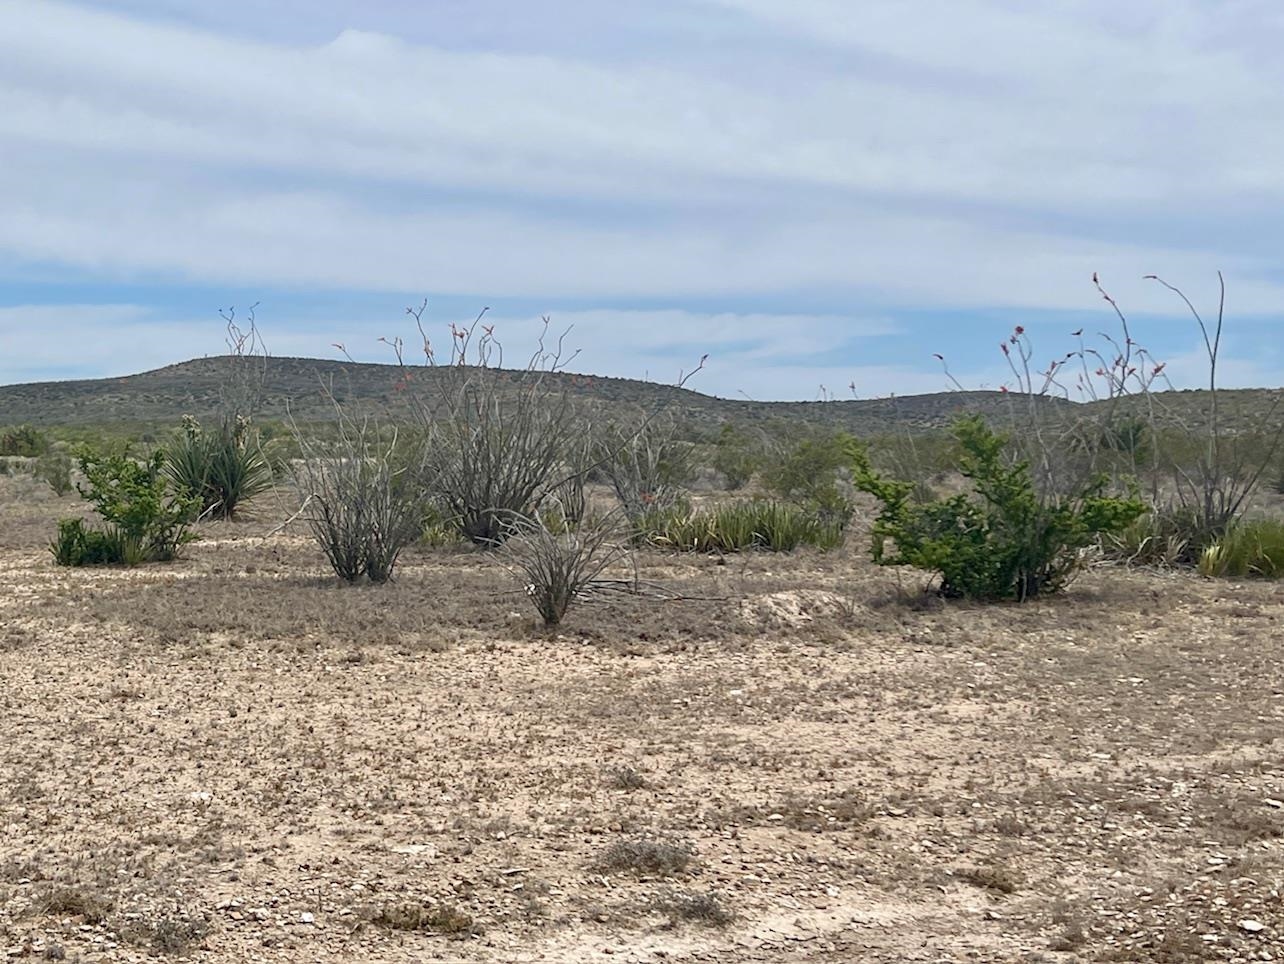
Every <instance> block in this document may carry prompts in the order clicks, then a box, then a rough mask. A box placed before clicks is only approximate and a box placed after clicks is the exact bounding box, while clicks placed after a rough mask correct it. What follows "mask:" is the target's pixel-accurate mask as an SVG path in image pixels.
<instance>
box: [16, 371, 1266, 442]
mask: <svg viewBox="0 0 1284 964" xmlns="http://www.w3.org/2000/svg"><path fill="white" fill-rule="evenodd" d="M234 363H235V361H234V359H231V358H229V357H226V356H220V357H213V358H201V359H195V360H193V361H188V362H182V363H180V364H177V365H169V366H166V367H165V368H158V369H156V370H154V371H149V372H142V373H141V374H138V375H127V376H124V377H121V378H97V379H85V380H78V381H60V382H34V383H29V384H22V385H9V386H3V387H0V425H16V424H31V425H39V426H87V425H99V424H121V423H132V424H160V423H172V422H175V421H177V420H178V419H179V418H180V417H181V416H182V415H185V414H192V415H196V416H198V417H200V416H205V415H208V414H210V413H212V412H215V411H216V410H217V409H218V405H219V400H220V388H221V386H222V385H223V384H224V383H225V382H226V380H227V377H228V374H229V372H230V371H231V370H232V365H233V364H234ZM400 374H401V370H400V369H399V368H398V367H397V366H395V365H376V364H361V363H354V362H336V361H324V360H320V359H315V358H272V359H270V360H269V362H268V365H267V373H266V381H265V395H264V402H263V407H262V410H261V416H262V417H263V418H265V419H280V418H285V417H286V416H287V415H288V414H292V415H293V417H294V418H296V419H298V420H300V421H317V420H326V419H330V418H333V417H334V408H333V405H332V403H331V401H330V399H329V398H328V397H327V390H326V387H327V386H328V387H329V390H330V391H332V392H333V395H334V397H335V398H337V399H338V400H339V401H340V402H341V403H344V404H347V405H352V406H356V407H357V408H359V409H360V408H365V407H367V406H368V407H369V408H370V410H373V411H381V410H382V411H387V410H388V409H389V408H391V409H394V410H395V409H396V408H397V407H399V406H400V405H403V404H404V398H403V397H402V396H400V395H399V394H398V392H397V391H396V390H395V385H396V382H397V380H398V377H399V376H400ZM516 374H517V373H514V375H515V376H516ZM439 377H440V372H436V371H434V370H433V369H430V368H416V369H415V378H416V380H417V383H418V385H419V386H420V390H421V391H426V392H429V393H430V392H431V387H432V382H433V381H434V379H436V378H439ZM550 377H552V378H554V379H557V380H559V381H560V382H561V383H562V384H566V385H568V386H569V388H570V390H571V391H572V392H574V393H576V394H578V395H580V396H582V397H584V398H585V399H586V400H588V401H592V402H595V403H598V404H601V405H603V406H604V407H606V408H607V410H608V411H609V410H610V409H612V408H619V409H620V410H621V411H623V410H625V409H626V408H630V407H631V408H636V407H638V406H641V407H643V408H646V409H650V408H652V407H655V406H659V405H665V406H667V407H669V409H670V410H672V411H675V412H676V413H679V414H681V415H682V416H684V417H686V418H688V419H690V420H692V421H694V422H696V423H699V424H703V425H706V426H709V427H716V426H717V425H718V424H721V423H722V422H726V421H734V422H737V423H739V424H742V425H755V424H758V425H766V424H768V423H771V422H773V421H778V420H786V421H790V420H799V419H801V420H804V421H807V422H810V423H813V424H818V425H826V426H831V427H833V428H842V429H845V430H847V431H849V432H851V433H853V434H855V435H858V436H871V435H881V434H887V433H891V432H897V431H904V430H906V429H908V430H910V431H916V430H917V431H923V430H928V429H933V428H940V427H943V426H945V425H948V424H949V423H950V421H952V420H953V418H955V417H956V416H957V415H958V414H960V413H962V412H979V413H982V414H998V413H1003V412H1007V411H1009V408H1008V406H1009V405H1010V404H1011V403H1012V401H1013V399H1012V397H1011V396H1007V395H1003V394H1001V393H999V392H941V393H937V394H932V395H907V396H903V397H896V398H878V399H851V400H843V401H824V402H754V401H749V400H746V399H725V398H715V397H713V396H710V395H702V394H700V393H699V392H695V391H691V390H689V389H681V388H676V387H674V386H672V385H660V384H655V383H652V382H644V381H637V380H634V379H628V378H607V377H602V376H596V375H578V374H571V373H558V374H556V375H553V376H550ZM1281 394H1282V392H1281V390H1279V389H1245V390H1237V391H1225V392H1222V393H1221V399H1222V411H1223V413H1224V415H1225V424H1227V426H1228V427H1230V428H1232V429H1246V428H1252V427H1261V423H1262V420H1263V419H1264V418H1265V417H1266V416H1267V414H1268V413H1269V412H1270V411H1271V406H1272V403H1273V401H1274V400H1275V399H1278V398H1279V397H1280V396H1281ZM1157 399H1158V400H1159V401H1160V402H1161V403H1162V407H1163V409H1164V412H1165V416H1164V417H1165V419H1172V420H1186V421H1193V420H1195V419H1197V418H1199V417H1200V413H1201V412H1203V411H1204V409H1205V407H1206V401H1207V393H1206V392H1199V391H1183V392H1165V393H1162V395H1160V396H1157ZM1139 402H1140V400H1138V399H1130V400H1127V402H1126V404H1127V405H1129V406H1131V405H1136V404H1138V403H1139ZM1040 404H1044V405H1049V406H1054V407H1058V408H1061V407H1064V409H1065V411H1066V412H1067V413H1069V412H1070V411H1072V410H1075V409H1077V407H1078V403H1073V402H1068V401H1065V400H1063V399H1054V398H1050V399H1042V400H1040ZM1098 404H1100V403H1098ZM1274 419H1277V420H1279V421H1284V408H1277V409H1276V411H1275V412H1274Z"/></svg>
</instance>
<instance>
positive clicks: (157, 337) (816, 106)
mask: <svg viewBox="0 0 1284 964" xmlns="http://www.w3.org/2000/svg"><path fill="white" fill-rule="evenodd" d="M1279 49H1284V8H1280V7H1279V5H1278V4H1276V3H1274V2H1267V0H1219V2H1214V0H1133V2H1130V3H1128V4H1117V3H1113V2H1106V0H1055V2H1047V3H1041V4H1027V3H1017V2H1014V0H952V2H950V3H948V4H947V3H941V2H926V0H919V2H916V0H862V2H861V3H859V4H855V3H851V2H850V0H788V2H786V0H652V2H648V3H645V4H643V3H603V2H599V0H561V2H548V0H546V2H541V0H434V2H431V3H423V2H411V0H398V2H391V0H383V2H379V0H370V2H365V3H361V4H356V3H337V2H330V0H306V2H305V0H277V2H275V3H273V4H260V3H257V2H256V3H250V2H248V0H223V2H220V3H217V4H208V3H201V4H198V3H191V2H178V0H117V2H103V3H98V4H70V3H62V2H58V0H3V2H0V178H2V179H3V183H4V185H5V189H6V204H5V211H4V217H3V218H0V383H7V382H15V381H32V380H38V379H45V378H64V377H90V376H96V375H119V374H125V373H129V372H133V371H139V370H142V369H146V368H151V367H157V366H160V365H164V364H168V363H170V362H174V361H178V360H182V359H185V358H189V357H193V356H199V355H204V354H214V353H217V352H219V351H220V350H222V345H223V342H222V337H223V333H222V325H221V322H220V319H219V316H218V309H219V308H226V307H228V306H231V305H235V306H240V307H241V309H242V310H243V309H244V308H245V306H247V305H249V304H251V303H253V302H259V303H260V307H259V309H258V319H259V323H260V326H261V328H262V331H263V333H264V336H265V338H266V341H267V344H268V347H269V349H270V350H271V351H272V352H273V353H274V354H278V355H312V356H319V357H335V356H336V354H337V352H336V350H335V349H334V348H332V347H331V344H332V343H333V342H342V343H343V344H344V345H346V346H347V349H348V351H349V352H350V353H351V354H352V355H353V356H354V357H357V358H359V359H369V360H380V359H384V358H386V357H387V352H386V349H384V347H383V346H382V345H381V344H380V343H379V342H378V341H377V339H378V338H379V337H380V336H385V337H389V338H391V337H394V336H397V335H401V336H403V337H409V336H411V335H413V328H412V326H411V325H409V324H408V319H407V318H406V317H405V315H404V314H403V310H404V308H405V307H406V306H407V305H410V304H417V303H419V302H420V301H421V300H422V299H423V298H425V297H427V298H428V299H429V310H428V315H427V320H428V324H429V330H430V333H432V332H434V331H436V332H444V331H445V330H446V328H447V326H448V325H449V323H451V322H461V321H466V320H469V319H471V318H472V317H473V316H474V315H476V313H477V312H478V311H479V310H480V309H481V308H482V307H484V306H489V307H490V309H491V315H492V321H494V322H495V324H496V326H497V331H498V332H499V333H500V335H501V336H502V338H503V340H504V341H505V342H506V344H507V345H508V346H509V347H510V352H513V351H520V350H521V349H524V348H526V347H529V345H530V344H531V339H532V337H533V334H534V332H535V331H536V330H537V328H538V319H539V317H540V316H541V315H543V314H549V315H551V316H552V319H553V325H554V327H555V328H557V329H559V330H560V329H563V328H566V327H568V326H569V327H571V334H570V336H569V338H568V343H569V344H570V345H572V346H573V347H575V348H579V349H581V352H582V353H581V355H580V357H579V359H577V362H578V363H580V367H581V368H582V369H583V370H591V371H596V372H599V373H602V374H611V375H623V376H632V377H644V376H649V377H651V378H654V379H657V380H664V381H671V380H674V379H676V378H677V376H678V373H679V372H680V371H682V370H683V369H689V368H690V367H691V366H692V365H693V364H694V363H695V362H696V360H697V359H698V358H699V357H700V356H701V355H702V354H704V353H706V352H707V353H708V354H709V355H710V359H709V365H708V368H707V370H706V371H704V372H702V373H701V374H700V376H699V377H698V378H697V380H696V381H694V382H692V383H691V386H692V387H693V388H697V389H699V390H702V391H706V392H710V393H713V394H719V395H724V396H737V397H738V396H742V395H749V396H750V397H753V398H758V399H790V398H795V399H806V398H816V397H818V396H820V395H821V394H822V391H824V392H828V393H829V394H832V395H837V396H840V397H842V396H847V395H848V394H849V393H850V392H849V389H848V387H847V386H848V385H849V384H853V383H854V384H855V387H856V392H857V394H858V395H860V396H862V397H870V396H877V395H886V394H889V393H897V394H911V393H915V392H923V391H937V390H943V389H945V388H946V387H947V385H946V382H945V380H944V379H943V377H942V375H941V372H940V368H939V365H938V363H937V362H936V360H935V359H934V358H933V357H932V355H933V353H941V354H944V355H946V356H947V357H948V358H949V359H950V362H951V368H952V371H953V372H954V374H955V375H956V376H957V377H958V378H959V380H960V381H962V382H963V383H964V384H966V385H967V386H969V387H973V386H975V387H991V388H993V387H998V386H999V385H1000V384H1003V383H1004V382H1005V381H1010V378H1009V377H1008V376H1007V373H1006V370H1005V368H1004V367H1003V364H1002V356H1001V355H1000V354H999V352H998V344H999V342H1000V341H1002V340H1003V338H1004V337H1005V335H1006V334H1007V333H1008V332H1009V331H1010V330H1011V328H1012V326H1013V325H1016V324H1021V325H1024V326H1025V327H1026V329H1027V330H1028V331H1029V332H1030V334H1031V336H1032V338H1033V341H1034V345H1035V352H1036V359H1037V360H1040V361H1044V360H1048V359H1051V358H1054V357H1058V356H1061V355H1064V353H1065V352H1066V351H1068V350H1070V349H1071V348H1072V347H1074V345H1073V341H1072V339H1070V338H1069V333H1070V332H1071V331H1073V330H1076V329H1079V328H1086V329H1087V330H1088V332H1089V333H1090V334H1091V333H1093V332H1097V331H1103V330H1104V331H1110V332H1115V331H1117V325H1116V323H1115V321H1114V319H1113V315H1112V314H1111V313H1110V311H1109V308H1108V306H1107V305H1105V304H1104V303H1103V302H1102V301H1101V300H1100V298H1099V296H1098V295H1097V292H1096V290H1095V289H1094V287H1093V285H1092V282H1091V278H1092V273H1093V272H1094V271H1096V272H1100V274H1101V277H1102V280H1103V281H1104V283H1105V284H1106V286H1107V287H1108V288H1109V289H1110V291H1111V292H1112V293H1113V294H1114V295H1115V296H1116V297H1117V298H1118V300H1119V302H1120V303H1121V305H1122V306H1123V307H1124V308H1125V309H1126V311H1127V312H1128V313H1129V315H1130V318H1131V320H1132V322H1133V326H1134V336H1135V337H1136V338H1137V340H1138V341H1140V342H1142V343H1144V344H1146V345H1147V346H1148V347H1149V348H1150V350H1151V351H1152V353H1153V354H1155V355H1156V356H1157V357H1160V358H1163V359H1165V360H1166V361H1167V362H1168V365H1169V368H1168V370H1169V372H1171V373H1172V376H1173V379H1174V382H1175V383H1176V384H1177V385H1179V386H1185V385H1194V384H1199V383H1200V382H1201V381H1202V379H1203V374H1202V372H1203V368H1202V366H1201V362H1200V358H1199V347H1200V340H1199V333H1198V329H1197V328H1196V327H1195V325H1194V322H1193V320H1192V319H1190V317H1189V316H1188V315H1186V314H1184V313H1183V306H1182V305H1181V304H1180V302H1178V301H1177V300H1176V299H1174V297H1173V296H1172V295H1171V294H1169V293H1168V292H1166V291H1164V290H1163V289H1162V288H1160V287H1159V286H1157V285H1155V284H1154V283H1153V282H1146V281H1144V280H1143V278H1142V276H1143V275H1146V274H1151V273H1157V274H1160V275H1162V276H1164V277H1165V278H1167V279H1168V280H1170V281H1172V282H1174V283H1177V284H1180V285H1182V286H1183V287H1184V288H1185V289H1186V290H1187V291H1188V293H1189V294H1190V295H1191V297H1192V299H1193V300H1194V301H1195V302H1196V304H1197V305H1198V306H1199V307H1201V308H1206V309H1207V310H1208V311H1210V312H1212V311H1213V310H1214V309H1215V298H1216V291H1217V287H1216V272H1217V271H1218V270H1219V269H1220V270H1222V271H1224V272H1225V274H1226V277H1227V283H1228V322H1227V325H1228V328H1227V341H1226V348H1225V357H1224V359H1223V367H1222V371H1223V375H1224V383H1225V384H1227V385H1237V386H1247V385H1254V386H1279V385H1281V384H1284V349H1282V348H1281V347H1280V345H1281V344H1284V264H1282V263H1281V260H1280V257H1281V252H1284V125H1281V124H1280V123H1279V119H1280V118H1284V61H1280V60H1279V58H1278V57H1277V56H1276V52H1277V51H1278V50H1279ZM1045 356H1046V358H1045ZM510 357H511V355H510ZM822 386H823V389H822ZM2 420H3V413H0V421H2Z"/></svg>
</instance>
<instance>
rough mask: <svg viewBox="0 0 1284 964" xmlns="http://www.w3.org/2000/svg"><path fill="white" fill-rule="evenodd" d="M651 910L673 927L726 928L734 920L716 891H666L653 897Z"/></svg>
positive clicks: (725, 903) (733, 913)
mask: <svg viewBox="0 0 1284 964" xmlns="http://www.w3.org/2000/svg"><path fill="white" fill-rule="evenodd" d="M651 908H652V909H653V910H657V911H659V912H660V913H662V914H665V915H667V916H668V918H669V924H670V926H675V927H676V926H678V925H680V924H696V925H699V926H702V927H726V926H727V925H729V924H730V923H731V922H732V921H734V920H735V919H736V915H735V912H734V911H732V910H731V908H730V907H728V906H727V902H726V899H725V898H724V897H723V896H722V895H721V894H719V893H717V892H716V891H703V890H702V891H689V890H666V891H663V892H662V893H660V894H658V895H657V896H656V897H655V899H654V900H653V901H652V902H651Z"/></svg>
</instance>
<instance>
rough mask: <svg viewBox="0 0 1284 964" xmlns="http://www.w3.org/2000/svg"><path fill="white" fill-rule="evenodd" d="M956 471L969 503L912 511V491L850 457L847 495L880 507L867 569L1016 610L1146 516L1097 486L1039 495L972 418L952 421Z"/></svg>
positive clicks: (1001, 442)
mask: <svg viewBox="0 0 1284 964" xmlns="http://www.w3.org/2000/svg"><path fill="white" fill-rule="evenodd" d="M954 434H955V437H956V439H957V440H958V443H959V446H960V448H961V451H962V455H961V457H960V464H959V469H960V471H961V472H962V474H963V476H964V477H965V478H967V479H969V480H971V482H972V488H973V493H972V494H970V495H969V494H960V495H957V496H954V497H952V498H948V499H939V500H935V501H930V502H918V503H916V502H914V501H913V499H912V495H913V491H914V483H912V482H906V481H899V480H892V479H885V478H883V477H882V476H881V475H879V474H878V473H877V472H875V471H874V469H873V468H872V467H871V466H870V463H869V459H868V457H867V455H866V453H865V451H864V450H863V449H861V448H859V447H858V446H852V447H851V454H852V461H853V466H854V470H855V471H854V478H855V482H856V487H857V488H858V489H860V490H861V491H864V492H867V493H869V494H870V495H872V496H874V497H875V498H876V499H878V501H879V502H880V503H881V506H880V510H879V515H878V518H877V520H876V521H875V523H874V531H873V545H872V553H873V557H874V561H875V562H877V563H878V564H879V565H886V566H905V565H908V566H914V567H915V568H918V569H924V570H927V571H928V572H933V573H936V574H937V575H938V576H939V577H940V580H941V584H940V591H941V593H942V594H943V595H947V596H962V597H967V598H972V599H987V600H988V599H1015V600H1025V599H1029V598H1032V597H1034V596H1038V595H1041V594H1043V593H1048V592H1056V591H1058V590H1060V589H1062V588H1064V587H1065V586H1066V585H1067V584H1068V583H1069V582H1070V581H1071V580H1072V579H1073V578H1074V576H1075V575H1076V574H1077V573H1078V571H1079V569H1080V568H1081V566H1082V550H1083V549H1085V548H1087V547H1088V546H1090V545H1092V544H1093V543H1094V542H1096V541H1097V540H1098V538H1099V537H1100V536H1102V535H1104V534H1108V533H1116V532H1119V531H1120V530H1122V529H1124V528H1125V527H1127V526H1128V525H1129V524H1131V523H1132V522H1133V521H1134V520H1136V519H1137V518H1139V517H1140V516H1141V515H1142V514H1143V513H1144V512H1145V511H1146V506H1145V505H1144V504H1143V503H1142V502H1140V501H1138V500H1136V499H1132V498H1118V497H1115V496H1112V495H1108V494H1107V491H1106V489H1107V479H1106V478H1105V477H1103V476H1098V477H1095V478H1093V479H1090V480H1088V481H1087V482H1085V483H1083V484H1082V485H1080V486H1078V487H1077V489H1076V491H1074V492H1072V493H1070V494H1068V495H1060V496H1055V497H1054V496H1052V495H1047V494H1041V493H1040V492H1039V491H1038V490H1037V489H1036V487H1035V484H1034V480H1033V477H1032V475H1031V472H1030V464H1029V462H1027V461H1011V460H1009V459H1007V458H1006V457H1005V454H1004V453H1005V447H1006V445H1007V438H1006V437H1005V436H1002V435H999V434H997V433H995V432H994V431H993V430H991V429H990V428H989V427H988V426H987V425H986V424H985V422H984V420H983V419H981V418H980V417H976V416H974V417H969V418H964V419H961V420H960V421H958V422H957V423H956V424H955V426H954Z"/></svg>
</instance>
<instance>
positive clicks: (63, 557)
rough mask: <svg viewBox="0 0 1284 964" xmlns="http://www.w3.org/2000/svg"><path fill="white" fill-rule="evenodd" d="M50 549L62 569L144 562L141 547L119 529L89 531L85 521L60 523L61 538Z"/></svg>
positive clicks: (68, 520) (59, 535)
mask: <svg viewBox="0 0 1284 964" xmlns="http://www.w3.org/2000/svg"><path fill="white" fill-rule="evenodd" d="M49 550H50V551H51V552H52V553H53V557H54V562H56V563H57V564H58V565H60V566H111V565H137V564H139V563H140V562H143V561H144V560H143V558H142V556H141V550H140V547H139V545H138V544H137V543H136V542H132V541H131V540H128V539H126V538H125V537H124V535H123V533H122V532H121V531H120V529H119V528H118V527H116V526H108V527H107V528H105V529H90V528H87V527H86V526H85V523H84V520H83V519H62V520H60V521H59V522H58V537H57V538H56V539H55V540H54V541H53V542H52V543H51V544H50V546H49Z"/></svg>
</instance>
